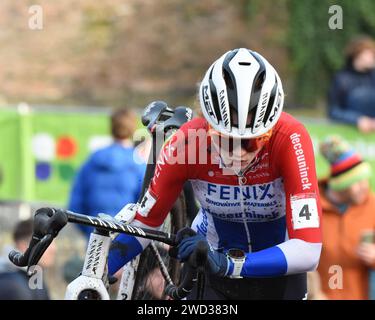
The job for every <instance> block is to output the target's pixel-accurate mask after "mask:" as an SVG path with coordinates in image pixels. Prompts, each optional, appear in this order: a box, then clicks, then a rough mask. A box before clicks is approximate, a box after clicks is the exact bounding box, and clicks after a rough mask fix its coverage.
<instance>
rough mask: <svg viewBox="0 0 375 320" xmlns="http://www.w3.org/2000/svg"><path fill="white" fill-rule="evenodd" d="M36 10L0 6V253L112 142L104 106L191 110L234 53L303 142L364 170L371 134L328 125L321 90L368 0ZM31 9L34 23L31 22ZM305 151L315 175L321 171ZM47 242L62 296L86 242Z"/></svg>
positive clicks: (371, 152) (362, 24)
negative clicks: (208, 74) (301, 131)
mask: <svg viewBox="0 0 375 320" xmlns="http://www.w3.org/2000/svg"><path fill="white" fill-rule="evenodd" d="M35 4H36V3H35V1H27V0H18V1H13V0H2V1H1V2H0V40H1V44H2V45H1V46H0V139H1V147H0V248H1V247H5V248H7V246H9V245H10V244H11V241H12V240H11V230H12V228H13V227H14V226H15V224H16V222H17V221H19V220H20V219H26V218H28V217H30V216H31V215H32V213H33V211H34V210H35V208H38V207H41V206H42V205H56V206H62V207H65V206H67V203H68V198H69V190H70V188H71V185H72V181H73V179H74V176H75V174H76V172H77V170H78V168H79V166H80V165H81V164H82V163H83V161H84V160H85V159H86V158H87V156H88V155H89V154H90V153H92V152H93V151H94V150H97V149H98V148H100V147H103V146H105V145H108V144H109V143H110V141H111V137H110V133H109V121H108V118H109V117H108V116H109V114H110V112H111V110H113V109H115V108H119V107H126V108H132V109H135V110H137V111H138V113H139V114H140V113H141V111H142V109H143V108H144V107H145V106H146V105H147V104H148V103H149V102H150V101H152V100H164V101H166V102H167V103H168V104H169V105H171V106H178V105H186V106H190V107H193V108H194V109H197V108H198V107H199V106H198V103H197V101H196V90H197V83H198V82H199V81H200V80H201V78H202V77H203V75H204V72H205V71H206V69H207V68H208V66H209V65H210V64H211V63H212V61H214V60H215V59H216V58H217V57H219V56H220V55H221V54H223V53H224V52H225V51H227V50H230V49H233V48H237V47H247V48H251V49H252V50H255V51H259V52H260V53H261V54H262V55H264V56H265V57H267V59H268V60H269V61H270V62H271V63H272V64H273V65H274V66H275V67H276V69H277V70H278V72H279V74H280V76H281V79H282V80H283V85H284V91H285V92H286V102H285V110H286V111H287V112H290V113H292V114H293V115H295V116H296V117H298V118H299V119H301V120H302V121H303V122H304V123H305V124H306V126H307V128H308V130H309V132H310V134H311V136H312V138H313V142H314V146H316V145H317V144H318V143H319V141H320V140H321V139H322V138H323V137H324V135H326V134H327V133H339V134H340V135H342V136H344V137H345V138H347V139H348V140H349V141H350V142H352V143H353V144H354V145H355V147H356V149H357V150H359V151H360V152H361V153H362V155H363V156H364V157H365V158H366V159H367V160H368V161H369V162H370V163H371V164H372V165H373V164H375V140H374V138H375V135H374V134H372V133H369V134H362V133H360V132H359V131H358V130H357V128H356V127H355V126H350V125H346V124H340V123H333V122H330V121H329V120H328V119H327V95H328V90H329V87H330V83H331V81H332V77H333V75H334V74H335V72H336V71H338V70H340V69H341V68H343V67H344V65H345V55H344V49H345V46H346V45H347V43H348V42H349V40H351V39H352V38H353V37H354V36H357V35H368V36H375V2H374V1H373V0H358V1H355V2H354V1H352V0H332V1H331V0H324V1H314V0H303V1H301V0H278V1H272V0H233V1H227V0H206V1H200V0H159V1H152V0H101V1H91V0H62V1H52V0H39V1H37V5H38V6H39V7H37V8H35V7H33V5H35ZM332 5H338V6H340V7H341V8H342V13H343V23H342V28H338V29H332V28H330V26H329V19H330V18H331V17H332V15H333V12H331V13H330V12H329V10H330V7H331V6H332ZM40 8H41V9H42V25H40V24H38V23H39V22H40V21H36V20H35V19H38V18H39V17H38V13H39V11H38V10H39V9H40ZM33 26H34V27H33ZM35 26H36V27H35ZM139 126H140V124H139ZM316 153H317V163H318V175H319V177H324V176H325V175H326V174H327V172H328V171H327V170H328V164H327V163H326V162H325V161H324V160H323V159H322V158H321V157H320V156H319V152H318V150H316ZM371 184H372V186H375V183H374V181H373V180H371ZM72 239H74V241H72ZM56 243H57V246H58V249H57V252H58V254H57V257H56V263H55V264H54V265H53V267H52V270H51V271H49V272H48V275H47V276H49V277H51V279H49V280H52V281H54V283H55V285H53V289H52V290H51V295H52V297H53V298H62V297H63V294H64V290H65V287H64V285H65V284H64V280H63V276H62V271H61V270H62V266H63V265H64V264H65V262H66V261H67V259H68V258H69V257H70V256H72V255H74V254H77V255H81V256H82V255H83V252H84V248H85V245H86V241H85V239H84V238H83V237H82V236H81V234H80V233H79V232H78V231H77V230H76V229H75V228H73V227H68V228H66V229H65V230H63V232H62V236H61V237H59V239H58V240H57V242H56Z"/></svg>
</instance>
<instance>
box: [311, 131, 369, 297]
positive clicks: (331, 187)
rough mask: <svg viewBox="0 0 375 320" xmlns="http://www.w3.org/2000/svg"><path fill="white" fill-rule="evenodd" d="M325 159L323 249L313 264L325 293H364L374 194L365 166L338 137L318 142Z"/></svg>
mask: <svg viewBox="0 0 375 320" xmlns="http://www.w3.org/2000/svg"><path fill="white" fill-rule="evenodd" d="M320 151H321V153H322V155H323V156H324V157H325V158H326V159H327V160H328V161H329V163H330V166H331V167H330V169H331V173H330V177H329V178H328V179H327V180H325V181H321V183H320V195H321V203H322V211H323V221H322V226H323V249H322V254H321V258H320V264H319V267H318V273H319V276H320V281H321V283H320V287H321V290H322V292H323V294H324V295H325V296H326V297H327V299H340V300H344V299H368V297H369V273H370V272H371V269H372V268H375V244H374V242H375V241H374V240H375V239H374V231H375V194H374V193H373V192H372V191H371V190H370V184H369V178H370V176H371V167H370V165H369V163H367V162H365V161H363V159H362V157H361V156H360V155H359V154H358V153H357V152H356V151H355V150H354V149H353V148H352V147H351V146H350V145H349V144H348V143H347V142H346V141H344V140H343V139H341V138H340V137H338V136H331V137H328V138H327V139H326V140H325V141H323V142H322V143H321V144H320Z"/></svg>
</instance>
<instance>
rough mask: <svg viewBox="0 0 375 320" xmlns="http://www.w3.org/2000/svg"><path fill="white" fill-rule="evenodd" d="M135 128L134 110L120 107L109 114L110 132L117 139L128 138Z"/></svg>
mask: <svg viewBox="0 0 375 320" xmlns="http://www.w3.org/2000/svg"><path fill="white" fill-rule="evenodd" d="M136 128H137V123H136V115H135V112H134V111H132V110H129V109H120V110H117V111H115V112H114V113H113V114H112V116H111V133H112V136H113V138H115V139H117V140H123V139H130V138H131V137H132V136H133V134H134V131H135V129H136Z"/></svg>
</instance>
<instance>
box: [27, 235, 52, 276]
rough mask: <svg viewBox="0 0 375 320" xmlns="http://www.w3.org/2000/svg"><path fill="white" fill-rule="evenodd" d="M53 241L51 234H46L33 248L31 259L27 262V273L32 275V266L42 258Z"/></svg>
mask: <svg viewBox="0 0 375 320" xmlns="http://www.w3.org/2000/svg"><path fill="white" fill-rule="evenodd" d="M52 241H53V236H52V235H51V234H46V235H45V236H44V237H43V238H42V239H41V240H40V241H39V242H38V243H37V244H36V246H34V247H33V248H32V249H31V253H30V257H29V261H28V263H27V275H28V276H32V274H33V272H30V268H31V267H32V266H35V265H37V264H38V262H39V260H40V258H41V257H42V256H43V254H44V252H45V251H46V250H47V249H48V247H49V245H50V244H51V243H52Z"/></svg>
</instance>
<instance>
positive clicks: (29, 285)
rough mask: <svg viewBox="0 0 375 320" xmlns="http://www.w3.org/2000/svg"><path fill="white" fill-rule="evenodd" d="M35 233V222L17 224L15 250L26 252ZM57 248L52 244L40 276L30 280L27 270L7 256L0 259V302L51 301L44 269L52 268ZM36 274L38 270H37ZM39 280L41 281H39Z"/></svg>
mask: <svg viewBox="0 0 375 320" xmlns="http://www.w3.org/2000/svg"><path fill="white" fill-rule="evenodd" d="M32 233H33V221H32V220H31V219H29V220H23V221H20V222H18V223H17V225H16V227H15V228H14V231H13V240H14V244H15V249H16V250H17V251H20V252H25V251H26V249H27V247H28V246H29V242H30V240H31V236H32ZM55 256H56V246H55V243H54V242H52V243H51V245H50V246H49V247H48V249H47V250H46V252H45V253H44V255H43V257H42V258H41V260H40V261H39V266H40V267H41V269H40V270H39V272H40V273H39V275H37V274H36V275H34V276H33V278H29V277H28V276H27V274H26V268H18V267H16V266H14V265H13V264H12V263H11V262H10V261H9V259H8V255H7V254H5V255H4V256H3V257H0V300H49V299H50V295H49V291H48V288H47V286H46V283H45V282H44V281H43V271H44V270H45V269H44V268H48V267H51V266H52V265H53V263H54V261H55ZM36 272H38V270H37V269H36ZM38 279H39V280H38Z"/></svg>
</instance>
